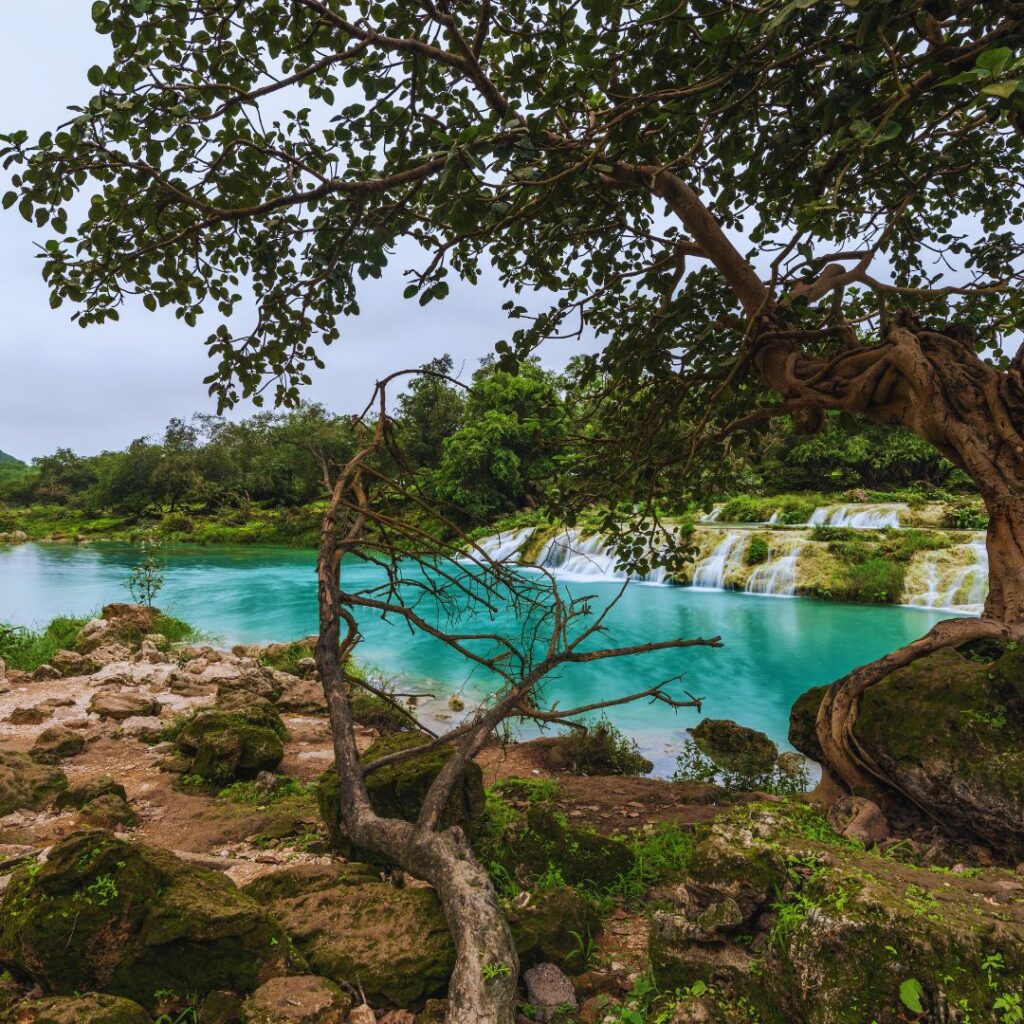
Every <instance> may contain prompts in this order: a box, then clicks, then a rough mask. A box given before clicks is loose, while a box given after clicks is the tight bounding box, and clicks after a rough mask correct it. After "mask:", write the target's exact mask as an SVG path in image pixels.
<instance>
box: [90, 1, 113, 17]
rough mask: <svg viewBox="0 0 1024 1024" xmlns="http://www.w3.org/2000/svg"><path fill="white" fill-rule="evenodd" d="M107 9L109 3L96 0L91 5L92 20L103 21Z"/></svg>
mask: <svg viewBox="0 0 1024 1024" xmlns="http://www.w3.org/2000/svg"><path fill="white" fill-rule="evenodd" d="M109 11H110V4H108V3H106V0H96V3H94V4H93V5H92V20H93V21H103V20H104V19H105V18H106V16H107V14H108V12H109Z"/></svg>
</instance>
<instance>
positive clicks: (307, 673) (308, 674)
mask: <svg viewBox="0 0 1024 1024" xmlns="http://www.w3.org/2000/svg"><path fill="white" fill-rule="evenodd" d="M295 667H296V669H298V672H299V675H300V676H301V677H302V678H303V679H312V678H313V676H315V675H316V658H299V660H298V661H297V662H296V663H295Z"/></svg>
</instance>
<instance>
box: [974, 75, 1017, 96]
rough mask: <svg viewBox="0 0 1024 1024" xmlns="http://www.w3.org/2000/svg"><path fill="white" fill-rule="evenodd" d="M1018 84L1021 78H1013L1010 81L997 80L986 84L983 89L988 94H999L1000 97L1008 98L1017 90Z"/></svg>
mask: <svg viewBox="0 0 1024 1024" xmlns="http://www.w3.org/2000/svg"><path fill="white" fill-rule="evenodd" d="M1018 85H1020V79H1019V78H1013V79H1010V81H1008V82H995V83H994V84H992V85H986V86H985V87H984V88H983V89H982V90H981V91H982V92H983V93H984V94H985V95H986V96H998V97H999V98H1000V99H1003V100H1008V99H1009V98H1010V97H1011V96H1012V95H1013V94H1014V93H1015V92H1016V91H1017V86H1018Z"/></svg>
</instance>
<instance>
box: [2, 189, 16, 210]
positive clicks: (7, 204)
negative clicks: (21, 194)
mask: <svg viewBox="0 0 1024 1024" xmlns="http://www.w3.org/2000/svg"><path fill="white" fill-rule="evenodd" d="M17 201H18V193H17V192H7V193H5V195H4V209H5V210H9V209H10V208H11V207H12V206H13V205H14V204H15V203H16V202H17Z"/></svg>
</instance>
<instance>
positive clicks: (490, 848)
mask: <svg viewBox="0 0 1024 1024" xmlns="http://www.w3.org/2000/svg"><path fill="white" fill-rule="evenodd" d="M474 845H475V846H476V848H477V852H478V854H479V855H480V856H481V857H482V859H483V860H484V861H485V862H496V863H499V864H501V866H502V867H503V868H504V869H505V871H506V872H508V874H509V875H510V876H511V877H512V878H514V879H516V880H517V881H519V882H520V883H522V884H523V885H524V886H526V885H528V884H529V883H531V882H532V881H533V880H535V879H537V878H538V877H540V876H542V875H550V874H551V873H553V872H557V875H558V876H559V877H560V878H561V880H562V881H563V882H565V883H566V884H568V885H588V886H592V887H594V888H598V889H603V888H606V887H607V886H610V885H611V884H612V883H614V882H615V880H616V879H618V878H620V877H621V876H622V875H625V874H627V873H628V872H629V871H630V870H631V869H632V867H633V865H634V863H635V860H636V857H635V855H634V854H633V852H632V850H631V849H630V848H629V847H628V846H627V845H626V844H625V843H623V842H619V841H618V840H615V839H609V838H608V837H607V836H603V835H600V834H598V833H597V832H592V831H589V830H586V829H580V828H574V827H573V826H572V825H569V824H567V823H566V821H565V819H564V818H563V817H562V816H561V815H560V814H558V813H557V811H555V809H554V808H552V807H549V806H547V805H545V804H531V805H530V806H529V807H528V808H527V810H526V813H525V814H523V815H519V816H516V817H514V818H513V819H512V820H510V821H508V822H505V823H503V826H502V828H501V830H500V831H499V832H498V833H497V834H490V835H488V836H486V837H484V836H480V837H478V839H477V841H475V843H474Z"/></svg>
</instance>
